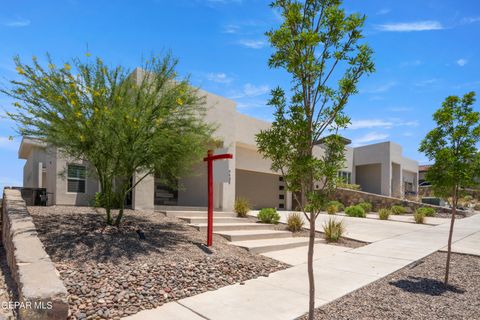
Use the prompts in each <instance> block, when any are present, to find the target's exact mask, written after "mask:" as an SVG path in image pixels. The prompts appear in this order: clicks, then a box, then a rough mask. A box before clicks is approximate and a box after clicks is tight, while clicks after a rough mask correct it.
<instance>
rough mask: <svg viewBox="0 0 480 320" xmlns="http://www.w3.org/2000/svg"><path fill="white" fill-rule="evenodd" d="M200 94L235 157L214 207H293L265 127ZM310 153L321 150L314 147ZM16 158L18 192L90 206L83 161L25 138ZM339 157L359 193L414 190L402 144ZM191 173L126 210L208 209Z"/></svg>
mask: <svg viewBox="0 0 480 320" xmlns="http://www.w3.org/2000/svg"><path fill="white" fill-rule="evenodd" d="M137 70H138V69H137ZM135 72H137V71H135ZM202 93H203V94H205V96H206V100H207V106H208V112H207V115H206V118H205V120H206V121H207V122H211V123H215V124H216V125H217V126H218V129H217V131H216V132H215V135H216V138H217V139H218V140H220V141H223V148H224V149H226V150H227V151H228V152H229V153H232V154H233V159H232V160H228V169H229V172H230V183H216V184H215V186H214V193H215V197H214V202H215V204H214V205H215V207H216V208H218V209H223V210H232V209H233V205H234V201H235V198H236V197H240V196H241V197H245V198H247V199H248V200H249V201H250V203H251V205H252V207H253V208H256V209H258V208H263V207H276V208H278V209H291V208H292V195H291V194H290V193H289V192H286V190H285V186H284V183H283V179H282V177H281V176H280V175H279V174H278V173H276V172H272V171H271V170H270V162H269V161H268V160H265V159H263V158H262V156H261V155H260V154H259V153H258V152H257V148H256V143H255V135H256V134H257V133H258V132H259V131H260V130H262V129H266V128H268V127H269V126H270V123H268V122H266V121H262V120H259V119H256V118H253V117H250V116H247V115H244V114H241V113H239V112H238V111H237V109H236V103H235V102H234V101H232V100H229V99H226V98H224V97H220V96H217V95H214V94H211V93H208V92H202ZM315 152H316V154H318V155H321V154H322V153H323V149H322V146H321V145H320V144H319V145H318V146H316V147H315ZM18 156H19V158H20V159H24V160H26V163H25V166H24V171H23V187H26V188H27V187H28V188H46V190H47V193H48V204H49V205H89V204H90V203H91V199H92V198H93V197H94V196H95V193H96V192H98V191H99V184H98V182H97V180H96V179H95V177H93V176H89V175H87V174H86V173H87V172H88V170H87V168H88V163H85V162H82V161H80V162H79V161H75V160H73V159H68V158H66V157H65V156H63V155H62V153H61V152H60V151H59V150H57V149H55V148H53V147H51V146H48V145H46V144H45V143H44V142H42V141H38V140H35V139H30V138H24V139H23V140H22V142H21V144H20V148H19V151H18ZM345 156H346V161H345V167H344V168H343V169H342V171H341V172H339V175H341V176H342V177H344V178H345V179H346V180H347V181H348V182H349V183H356V184H359V185H360V186H361V188H362V190H363V191H366V192H372V193H376V194H381V195H386V196H396V197H401V196H403V194H404V193H405V192H416V191H417V188H418V163H417V162H416V161H414V160H411V159H408V158H406V157H404V156H403V155H402V147H401V146H400V145H398V144H396V143H394V142H382V143H377V144H371V145H367V146H362V147H357V148H352V147H349V146H348V145H346V148H345ZM194 172H195V174H193V175H191V176H190V177H186V178H183V179H181V180H180V181H179V186H180V188H179V189H178V190H171V189H169V188H167V187H165V186H163V185H162V184H160V183H159V181H158V180H157V179H155V177H154V176H151V177H148V178H146V179H144V180H143V181H142V182H141V183H139V184H138V185H137V186H136V188H135V190H133V192H132V195H131V203H130V205H131V206H132V208H134V209H148V210H151V209H154V208H155V207H157V208H158V207H163V206H181V207H206V206H207V176H206V173H207V172H206V164H205V163H204V162H199V163H198V164H197V165H196V166H195V168H194ZM135 178H136V177H133V179H135Z"/></svg>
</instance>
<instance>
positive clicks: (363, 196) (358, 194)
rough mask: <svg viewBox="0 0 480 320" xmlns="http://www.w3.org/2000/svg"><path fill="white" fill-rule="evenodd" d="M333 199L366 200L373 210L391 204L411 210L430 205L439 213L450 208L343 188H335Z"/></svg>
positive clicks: (349, 202) (350, 202)
mask: <svg viewBox="0 0 480 320" xmlns="http://www.w3.org/2000/svg"><path fill="white" fill-rule="evenodd" d="M335 199H337V200H339V201H340V202H342V203H343V204H344V205H353V204H357V203H359V202H361V201H367V202H370V203H371V204H372V205H373V209H374V210H378V209H380V208H388V207H391V206H393V205H401V206H404V207H407V208H410V209H411V211H412V212H413V211H415V210H416V209H418V208H420V207H431V208H434V209H435V210H436V211H437V212H439V213H451V209H450V208H445V207H440V206H434V205H430V204H425V203H420V202H415V201H410V200H406V199H399V198H393V197H387V196H382V195H378V194H374V193H369V192H364V191H356V190H351V189H343V188H337V192H336V193H335ZM457 213H458V214H461V215H465V214H466V212H463V211H460V210H457Z"/></svg>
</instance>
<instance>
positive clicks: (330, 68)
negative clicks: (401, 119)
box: [257, 0, 374, 319]
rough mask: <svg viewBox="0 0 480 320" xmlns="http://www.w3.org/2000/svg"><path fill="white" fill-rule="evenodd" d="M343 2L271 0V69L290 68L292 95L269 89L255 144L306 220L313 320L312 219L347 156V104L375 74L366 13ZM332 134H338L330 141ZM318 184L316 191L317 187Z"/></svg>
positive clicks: (310, 317)
mask: <svg viewBox="0 0 480 320" xmlns="http://www.w3.org/2000/svg"><path fill="white" fill-rule="evenodd" d="M341 3H342V1H340V0H306V1H291V0H277V1H274V2H273V3H272V4H271V6H272V7H273V8H275V9H276V10H279V12H280V13H281V15H282V19H283V22H282V24H281V25H280V27H279V28H278V29H276V30H272V31H269V32H267V36H268V38H269V40H270V43H271V45H272V47H273V48H274V53H273V54H272V56H271V57H270V60H269V66H270V67H272V68H282V69H284V70H286V71H287V72H288V73H289V74H290V76H291V79H292V88H291V89H290V90H289V93H288V94H287V93H286V92H285V91H284V90H283V89H281V88H276V89H274V90H272V97H271V99H270V101H269V105H271V106H273V107H275V109H276V111H275V120H274V122H273V124H272V126H271V128H270V129H268V130H265V131H262V132H261V133H259V134H258V135H257V144H258V148H259V151H260V152H261V153H262V154H263V156H264V157H265V158H269V159H270V160H271V161H272V169H273V170H275V171H277V172H280V173H281V174H282V175H283V176H284V181H285V183H286V187H287V190H289V191H291V192H292V193H293V195H294V196H295V198H296V200H297V202H298V203H299V205H300V207H301V210H302V211H303V212H304V214H305V217H306V218H307V220H308V221H309V227H310V241H309V247H308V275H309V289H310V290H309V293H310V299H309V319H313V316H314V306H315V283H314V277H313V265H312V263H313V250H314V240H315V221H316V218H317V216H318V214H319V213H320V210H321V207H322V204H323V203H324V202H325V201H326V199H327V198H328V196H329V194H330V193H331V192H332V191H333V190H334V189H335V186H336V182H337V172H338V170H339V169H341V168H342V167H343V161H344V154H343V153H344V148H345V146H344V145H343V144H342V139H341V138H340V137H339V136H338V135H337V134H336V133H337V132H338V131H337V130H338V129H339V128H345V127H346V126H347V125H348V123H349V118H348V117H347V116H346V115H345V113H344V107H345V105H346V104H347V102H348V99H349V98H350V96H352V95H353V94H355V93H357V84H358V82H359V80H360V78H361V77H362V76H364V75H366V74H369V73H371V72H373V71H374V64H373V62H372V60H371V56H372V50H371V49H370V48H369V47H368V46H367V45H366V44H360V43H359V42H360V40H361V39H362V32H361V31H362V27H363V24H364V21H365V17H364V16H360V15H359V14H351V15H346V14H345V12H344V10H343V9H341V8H340V5H341ZM287 96H288V97H287ZM330 132H333V133H334V134H332V135H330V136H329V137H327V138H325V136H326V135H327V133H330ZM322 138H324V139H322ZM320 139H322V143H323V145H324V149H325V153H324V155H323V156H318V157H316V156H315V155H314V149H313V147H314V145H315V144H317V143H318V142H319V141H320ZM320 181H321V183H318V182H320ZM316 183H318V184H319V185H320V188H319V190H315V184H316ZM297 193H299V194H300V195H301V196H297Z"/></svg>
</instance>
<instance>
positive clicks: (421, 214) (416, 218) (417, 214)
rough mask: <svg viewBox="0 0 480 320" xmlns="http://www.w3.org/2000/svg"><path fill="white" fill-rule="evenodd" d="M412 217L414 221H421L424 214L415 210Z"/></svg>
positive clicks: (423, 219) (423, 218)
mask: <svg viewBox="0 0 480 320" xmlns="http://www.w3.org/2000/svg"><path fill="white" fill-rule="evenodd" d="M413 218H414V219H415V223H420V224H421V223H423V222H424V221H425V215H424V214H423V213H421V212H418V211H415V213H414V214H413Z"/></svg>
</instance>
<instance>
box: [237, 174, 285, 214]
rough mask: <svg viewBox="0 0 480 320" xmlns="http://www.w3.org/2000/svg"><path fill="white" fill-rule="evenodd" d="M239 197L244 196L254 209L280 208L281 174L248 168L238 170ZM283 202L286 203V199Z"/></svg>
mask: <svg viewBox="0 0 480 320" xmlns="http://www.w3.org/2000/svg"><path fill="white" fill-rule="evenodd" d="M236 171H237V172H236V176H237V180H236V186H235V187H236V189H237V197H244V198H246V199H248V201H249V202H250V206H251V207H252V209H262V208H279V204H280V203H281V202H282V200H280V199H279V195H280V194H285V193H284V192H280V191H279V186H280V183H279V177H280V176H279V175H276V174H268V173H261V172H254V171H246V170H238V169H237V170H236ZM282 203H285V202H284V201H283V202H282Z"/></svg>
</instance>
